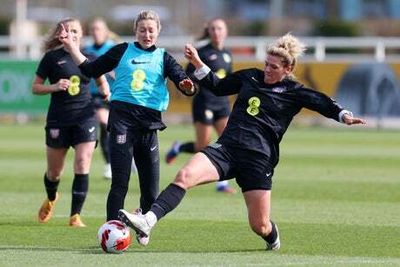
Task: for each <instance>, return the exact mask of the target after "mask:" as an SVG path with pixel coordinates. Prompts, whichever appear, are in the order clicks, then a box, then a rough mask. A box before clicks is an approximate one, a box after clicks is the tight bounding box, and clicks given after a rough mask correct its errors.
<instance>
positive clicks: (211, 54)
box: [165, 18, 236, 193]
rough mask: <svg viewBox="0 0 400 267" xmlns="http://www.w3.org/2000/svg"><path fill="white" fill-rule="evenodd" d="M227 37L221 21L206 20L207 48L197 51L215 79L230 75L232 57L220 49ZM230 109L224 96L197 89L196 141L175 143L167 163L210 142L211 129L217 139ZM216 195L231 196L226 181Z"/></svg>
mask: <svg viewBox="0 0 400 267" xmlns="http://www.w3.org/2000/svg"><path fill="white" fill-rule="evenodd" d="M227 35H228V28H227V26H226V23H225V21H224V20H223V19H220V18H215V19H212V20H210V21H209V22H208V23H207V25H206V28H205V31H204V35H203V36H202V37H201V38H200V40H203V39H206V38H208V39H209V40H210V41H209V43H208V44H207V45H205V46H203V47H201V48H200V49H199V51H198V53H199V57H200V59H201V60H202V61H203V62H204V64H206V65H207V66H209V67H210V69H211V71H212V72H214V73H215V74H216V75H217V76H218V78H220V79H222V78H224V77H225V76H226V75H227V74H230V73H231V72H232V55H231V53H230V51H229V50H227V49H226V48H224V42H225V39H226V37H227ZM194 70H195V67H194V66H193V65H192V64H189V66H188V68H187V70H186V72H187V73H190V74H192V73H193V72H194ZM230 110H231V107H230V104H229V99H228V96H216V95H214V94H213V93H212V92H211V90H210V89H208V87H205V86H201V87H200V90H199V93H198V94H196V95H195V96H194V97H193V103H192V117H193V122H194V127H195V130H196V141H195V142H186V143H184V144H181V143H180V142H179V141H176V142H175V143H174V144H173V145H172V147H171V149H170V150H169V151H168V153H167V154H166V157H165V160H166V162H167V164H171V163H172V162H173V161H174V160H175V158H176V157H177V156H178V154H179V153H180V152H186V153H196V152H199V151H200V150H202V149H203V148H205V147H206V146H207V145H208V144H209V143H210V141H211V134H212V129H213V128H214V129H215V131H216V132H217V134H218V136H221V134H222V131H223V130H224V128H225V126H226V122H227V121H228V116H229V113H230ZM216 187H217V192H225V193H235V192H236V190H235V189H234V188H232V187H230V186H229V184H228V181H220V182H217V183H216Z"/></svg>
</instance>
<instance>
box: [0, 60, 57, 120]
mask: <svg viewBox="0 0 400 267" xmlns="http://www.w3.org/2000/svg"><path fill="white" fill-rule="evenodd" d="M37 65H38V62H37V61H15V60H13V61H11V60H0V114H6V113H28V114H32V115H40V114H43V113H46V111H47V107H48V105H49V99H50V97H49V95H41V96H40V95H34V94H32V81H33V79H34V78H35V72H36V68H37Z"/></svg>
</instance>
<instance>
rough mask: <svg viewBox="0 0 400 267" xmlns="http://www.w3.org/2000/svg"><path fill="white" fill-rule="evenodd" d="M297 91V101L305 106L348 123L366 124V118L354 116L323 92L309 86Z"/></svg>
mask: <svg viewBox="0 0 400 267" xmlns="http://www.w3.org/2000/svg"><path fill="white" fill-rule="evenodd" d="M296 92H298V94H297V101H298V102H300V103H301V104H302V106H303V107H305V108H308V109H310V110H313V111H316V112H318V113H320V114H321V115H323V116H325V117H327V118H332V119H334V120H336V121H339V122H342V123H345V124H347V125H353V124H366V121H365V120H364V119H361V118H357V117H353V113H352V112H351V111H348V110H345V109H343V108H342V107H341V106H340V105H339V104H338V103H337V102H336V101H335V100H334V99H332V98H330V97H329V96H327V95H325V94H323V93H321V92H318V91H314V90H311V89H308V88H299V89H297V90H296Z"/></svg>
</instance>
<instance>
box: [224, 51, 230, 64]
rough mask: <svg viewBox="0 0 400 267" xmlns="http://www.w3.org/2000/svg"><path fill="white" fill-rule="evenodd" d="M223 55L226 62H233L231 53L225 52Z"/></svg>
mask: <svg viewBox="0 0 400 267" xmlns="http://www.w3.org/2000/svg"><path fill="white" fill-rule="evenodd" d="M222 57H223V58H224V61H225V62H226V63H231V61H232V58H231V56H230V55H229V54H227V53H224V54H223V55H222Z"/></svg>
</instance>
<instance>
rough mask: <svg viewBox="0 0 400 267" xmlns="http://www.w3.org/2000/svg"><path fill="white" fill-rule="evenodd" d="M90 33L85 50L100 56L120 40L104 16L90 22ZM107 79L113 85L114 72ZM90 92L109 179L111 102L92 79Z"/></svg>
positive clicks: (132, 170)
mask: <svg viewBox="0 0 400 267" xmlns="http://www.w3.org/2000/svg"><path fill="white" fill-rule="evenodd" d="M89 30H90V34H91V36H92V41H91V43H90V44H89V45H87V46H85V48H84V51H85V52H87V53H89V54H93V55H95V56H96V57H99V56H101V55H103V54H105V53H106V52H107V51H108V50H109V49H110V48H111V47H113V46H115V44H116V42H117V41H118V36H117V35H116V34H115V33H113V32H112V31H110V29H109V28H108V26H107V23H106V22H105V20H104V19H102V18H95V19H94V20H93V21H92V22H91V23H90V27H89ZM106 77H107V81H108V83H109V84H110V87H112V86H111V85H112V82H113V81H114V73H113V72H110V73H107V74H106ZM90 92H91V94H92V99H93V103H94V107H95V109H96V118H97V120H98V122H99V124H100V147H101V151H102V154H103V158H104V161H105V162H106V165H105V166H104V173H103V176H104V177H105V178H107V179H111V177H112V172H111V164H110V152H109V148H108V146H109V144H108V143H109V142H108V139H109V134H108V131H107V121H108V115H109V111H110V106H109V102H108V101H107V100H105V99H104V97H103V96H102V95H101V94H99V91H98V90H97V86H96V83H95V81H94V80H93V79H92V80H91V81H90ZM131 172H132V173H135V172H136V165H135V161H134V160H132V168H131Z"/></svg>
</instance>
